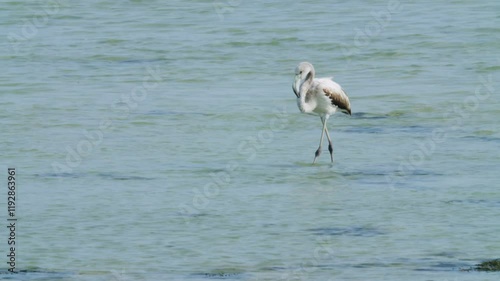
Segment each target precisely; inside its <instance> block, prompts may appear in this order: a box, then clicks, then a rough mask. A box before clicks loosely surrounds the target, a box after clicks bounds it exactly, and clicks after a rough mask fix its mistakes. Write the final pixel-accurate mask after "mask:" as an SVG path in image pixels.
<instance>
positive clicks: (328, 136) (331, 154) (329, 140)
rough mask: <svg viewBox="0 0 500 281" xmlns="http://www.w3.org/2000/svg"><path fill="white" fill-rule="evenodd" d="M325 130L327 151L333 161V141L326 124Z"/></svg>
mask: <svg viewBox="0 0 500 281" xmlns="http://www.w3.org/2000/svg"><path fill="white" fill-rule="evenodd" d="M325 123H326V121H325ZM325 132H326V138H327V139H328V151H330V158H331V159H332V163H333V143H332V139H331V138H330V135H329V134H328V128H327V127H326V126H325Z"/></svg>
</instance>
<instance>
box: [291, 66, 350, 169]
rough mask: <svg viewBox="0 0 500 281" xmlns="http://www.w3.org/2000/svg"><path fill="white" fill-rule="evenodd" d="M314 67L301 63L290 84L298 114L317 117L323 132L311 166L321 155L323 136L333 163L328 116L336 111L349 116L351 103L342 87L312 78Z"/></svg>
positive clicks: (327, 79)
mask: <svg viewBox="0 0 500 281" xmlns="http://www.w3.org/2000/svg"><path fill="white" fill-rule="evenodd" d="M314 74H315V71H314V67H313V65H312V64H311V63H309V62H301V63H299V65H297V67H296V68H295V81H294V82H293V84H292V88H293V92H294V93H295V95H296V96H297V106H298V107H299V110H300V112H302V113H307V114H313V115H319V117H320V118H321V123H322V124H323V130H322V131H321V138H320V140H319V147H318V150H316V152H315V153H314V160H313V164H314V163H316V159H317V158H318V157H319V155H320V154H321V146H322V144H323V136H324V134H325V133H326V137H327V138H328V150H329V151H330V158H331V160H332V163H333V144H332V140H331V138H330V135H329V134H328V128H327V126H326V123H327V121H328V118H330V115H332V114H334V113H335V112H336V111H337V109H339V110H340V111H341V112H343V113H345V114H349V115H351V103H350V102H349V97H348V96H347V95H346V93H345V92H344V90H343V89H342V87H341V86H340V85H339V84H337V83H336V82H335V81H333V80H332V78H333V77H330V78H314Z"/></svg>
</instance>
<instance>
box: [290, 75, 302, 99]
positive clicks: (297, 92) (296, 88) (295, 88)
mask: <svg viewBox="0 0 500 281" xmlns="http://www.w3.org/2000/svg"><path fill="white" fill-rule="evenodd" d="M300 82H301V81H300V76H299V75H295V81H294V82H293V85H292V88H293V92H294V93H295V95H296V96H297V98H300V84H301V83H300Z"/></svg>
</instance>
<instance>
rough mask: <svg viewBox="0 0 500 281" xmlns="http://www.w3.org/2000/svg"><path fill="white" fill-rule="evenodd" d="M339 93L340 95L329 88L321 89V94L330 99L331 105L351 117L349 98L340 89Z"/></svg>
mask: <svg viewBox="0 0 500 281" xmlns="http://www.w3.org/2000/svg"><path fill="white" fill-rule="evenodd" d="M341 91H342V92H341V93H338V92H335V91H333V90H332V89H330V88H323V92H324V93H325V95H326V96H327V97H328V98H330V101H331V102H332V105H334V106H336V107H338V108H339V109H340V110H341V111H342V112H343V113H345V114H349V115H351V103H350V102H349V98H348V97H347V95H346V94H345V92H344V90H343V89H341Z"/></svg>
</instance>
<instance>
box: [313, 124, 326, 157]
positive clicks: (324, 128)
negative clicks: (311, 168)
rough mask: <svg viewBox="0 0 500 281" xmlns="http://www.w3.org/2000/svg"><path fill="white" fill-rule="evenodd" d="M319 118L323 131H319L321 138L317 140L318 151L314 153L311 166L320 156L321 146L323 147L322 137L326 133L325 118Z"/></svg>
mask: <svg viewBox="0 0 500 281" xmlns="http://www.w3.org/2000/svg"><path fill="white" fill-rule="evenodd" d="M320 118H321V123H323V129H322V130H321V138H320V139H319V147H318V150H316V152H315V153H314V160H313V164H314V163H316V159H318V157H319V156H320V155H321V146H322V145H323V137H324V135H325V131H326V119H327V118H326V117H320Z"/></svg>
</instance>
